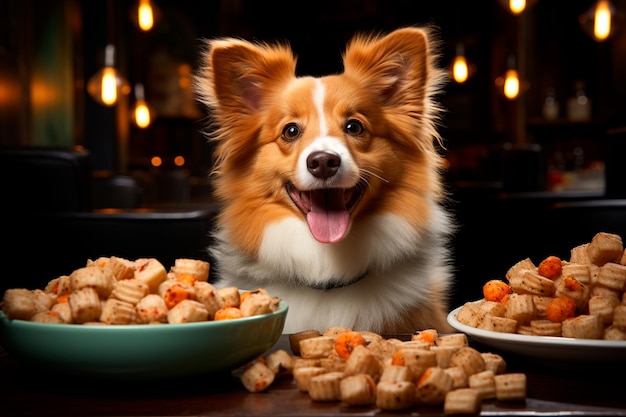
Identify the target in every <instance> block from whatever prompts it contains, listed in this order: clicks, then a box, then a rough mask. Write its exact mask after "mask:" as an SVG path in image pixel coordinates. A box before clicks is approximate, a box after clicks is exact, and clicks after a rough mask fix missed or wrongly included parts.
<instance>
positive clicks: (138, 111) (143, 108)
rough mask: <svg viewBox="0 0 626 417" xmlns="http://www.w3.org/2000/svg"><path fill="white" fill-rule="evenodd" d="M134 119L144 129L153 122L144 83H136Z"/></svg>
mask: <svg viewBox="0 0 626 417" xmlns="http://www.w3.org/2000/svg"><path fill="white" fill-rule="evenodd" d="M133 119H134V121H135V124H136V125H137V126H138V127H140V128H142V129H145V128H146V127H148V126H150V123H151V122H152V115H151V114H150V108H149V107H148V103H146V100H145V93H144V90H143V84H140V83H138V84H135V108H134V110H133Z"/></svg>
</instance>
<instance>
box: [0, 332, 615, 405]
mask: <svg viewBox="0 0 626 417" xmlns="http://www.w3.org/2000/svg"><path fill="white" fill-rule="evenodd" d="M471 345H472V346H473V347H475V348H477V349H479V350H480V351H481V352H495V353H501V354H502V355H503V357H504V358H505V360H506V362H507V367H508V369H507V370H508V372H524V373H525V374H526V376H527V399H526V401H524V402H510V403H506V402H501V401H496V400H487V401H484V402H483V406H482V412H481V415H484V416H492V415H512V416H557V415H558V416H585V415H589V416H626V389H625V387H626V364H610V365H606V364H602V365H598V366H593V367H589V366H587V367H584V368H580V367H579V366H577V364H575V363H570V364H564V363H563V364H562V363H554V362H553V361H552V362H550V363H545V362H544V363H542V361H539V360H536V359H535V360H528V359H525V358H521V357H516V356H514V355H509V354H507V353H505V352H498V351H496V350H494V349H491V348H486V347H483V346H481V345H480V344H478V343H476V342H474V341H471ZM0 349H1V347H0ZM273 349H286V350H287V351H289V341H288V336H287V335H282V336H281V338H280V339H279V341H278V342H277V343H276V345H275V346H274V348H273ZM190 415H196V416H256V417H260V416H340V415H344V416H345V415H351V416H387V415H388V416H402V415H411V416H443V415H444V413H443V407H442V406H440V407H424V406H419V407H414V408H411V409H409V410H406V411H405V412H385V411H382V410H380V409H376V408H375V407H368V408H356V407H347V406H346V405H344V404H341V403H340V402H328V403H324V402H314V401H312V400H311V399H310V398H309V396H308V395H307V394H305V393H302V392H299V391H298V390H297V388H296V386H295V382H294V381H293V379H292V378H290V377H288V378H283V379H279V380H277V381H275V382H274V384H273V385H272V386H271V387H270V388H269V389H268V390H267V391H265V392H262V393H250V392H248V391H246V390H245V388H243V386H242V385H241V382H240V381H239V379H238V377H237V374H236V373H226V374H221V375H208V376H203V377H196V378H190V379H186V380H169V381H158V380H152V381H144V382H136V381H135V382H128V383H124V382H122V381H102V380H81V379H79V378H75V377H74V378H72V377H68V376H61V375H55V374H50V373H45V372H41V371H38V370H33V369H32V368H30V367H28V366H27V365H26V364H23V363H20V362H19V361H18V360H16V359H15V358H13V357H12V356H11V355H10V354H9V353H7V352H6V351H4V350H0V416H16V417H17V416H38V417H44V416H65V417H69V416H190Z"/></svg>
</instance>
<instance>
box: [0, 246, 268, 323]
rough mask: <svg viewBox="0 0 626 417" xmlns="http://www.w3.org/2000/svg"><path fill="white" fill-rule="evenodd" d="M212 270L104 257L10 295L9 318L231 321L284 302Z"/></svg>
mask: <svg viewBox="0 0 626 417" xmlns="http://www.w3.org/2000/svg"><path fill="white" fill-rule="evenodd" d="M209 269H210V265H209V263H208V262H204V261H200V260H195V259H176V260H175V262H174V266H172V267H171V268H170V270H169V271H167V270H166V268H165V267H164V266H163V265H162V264H161V263H160V262H159V261H158V260H157V259H154V258H145V259H144V258H142V259H137V260H134V261H130V260H128V259H124V258H118V257H114V256H113V257H104V258H99V259H97V260H95V261H87V265H86V266H84V267H82V268H79V269H76V270H75V271H73V272H72V273H71V274H70V275H64V276H60V277H58V278H55V279H53V280H51V281H50V282H49V283H48V285H47V286H46V288H45V289H43V290H42V289H35V290H29V289H26V288H14V289H9V290H7V291H5V293H4V296H3V299H2V303H1V307H2V311H3V312H4V314H5V315H6V316H7V317H8V318H9V319H12V320H13V319H17V320H29V321H34V322H42V323H58V324H148V323H150V324H151V323H188V322H198V321H207V320H225V319H234V318H239V317H248V316H254V315H258V314H265V313H269V312H272V311H276V310H277V309H278V304H279V302H280V299H279V298H277V297H273V296H271V295H270V294H268V293H267V291H265V290H263V289H257V290H255V291H244V292H240V291H239V289H238V288H236V287H226V288H216V287H214V286H213V285H212V284H210V283H209V282H208V278H209Z"/></svg>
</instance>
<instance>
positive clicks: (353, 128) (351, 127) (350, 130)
mask: <svg viewBox="0 0 626 417" xmlns="http://www.w3.org/2000/svg"><path fill="white" fill-rule="evenodd" d="M364 131H365V128H364V127H363V124H362V123H361V122H360V121H358V120H355V119H351V120H348V123H346V127H345V132H346V133H347V134H348V135H350V136H360V135H361V134H363V132H364Z"/></svg>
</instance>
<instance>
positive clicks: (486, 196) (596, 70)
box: [0, 0, 626, 280]
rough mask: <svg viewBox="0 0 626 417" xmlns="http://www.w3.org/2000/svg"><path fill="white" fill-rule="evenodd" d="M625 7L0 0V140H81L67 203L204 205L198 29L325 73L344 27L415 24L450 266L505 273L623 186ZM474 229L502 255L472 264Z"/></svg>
mask: <svg viewBox="0 0 626 417" xmlns="http://www.w3.org/2000/svg"><path fill="white" fill-rule="evenodd" d="M625 13H626V0H610V1H609V0H568V1H561V0H526V1H522V0H510V1H509V0H484V1H483V0H481V1H465V0H437V1H418V0H384V1H382V0H317V1H303V2H294V1H263V2H261V1H257V0H207V1H184V0H84V1H80V0H45V1H44V0H0V146H1V147H0V150H1V149H2V148H7V149H8V148H14V147H30V148H33V147H34V148H50V147H53V148H58V147H60V148H73V149H78V150H81V151H85V152H87V153H88V154H89V158H90V167H89V173H90V174H89V175H90V178H89V180H90V181H91V183H90V185H89V187H90V190H89V193H90V196H89V202H88V204H87V205H86V207H82V209H85V208H86V209H88V210H94V209H109V208H126V209H137V208H146V207H150V208H155V207H159V208H164V207H176V208H184V207H186V208H187V209H189V208H190V207H198V206H201V207H205V205H207V204H211V203H212V201H211V196H210V192H211V184H210V183H209V182H208V180H207V173H208V172H209V170H210V168H211V148H210V146H209V144H208V143H207V141H206V138H205V137H204V136H203V135H202V133H201V131H202V130H203V129H204V128H206V122H207V115H206V114H205V112H204V109H202V108H200V106H199V105H198V103H196V101H195V98H194V94H193V91H192V86H191V82H190V81H191V75H192V74H193V72H194V71H195V70H196V68H197V65H198V59H199V53H200V52H201V50H202V45H203V44H202V39H205V38H213V37H218V36H235V37H242V38H246V39H249V40H257V41H288V42H289V43H290V44H291V45H292V47H293V49H294V51H295V52H296V54H297V55H298V72H299V73H300V74H303V75H305V74H306V75H323V74H327V73H333V72H340V71H341V70H342V67H341V53H342V51H343V48H344V47H345V43H346V42H347V41H348V40H349V39H350V38H351V37H352V36H353V35H354V34H355V33H356V32H372V31H374V32H378V31H382V32H387V31H390V30H393V29H395V28H398V27H401V26H407V25H430V26H432V27H434V28H435V30H436V34H437V37H438V39H439V41H440V45H439V51H440V59H439V65H440V66H442V67H444V68H446V69H448V70H449V72H450V76H451V79H450V82H449V83H448V84H447V85H446V86H445V88H444V90H443V92H442V94H441V96H440V97H439V99H440V101H441V102H442V103H443V107H444V108H445V110H446V112H445V114H444V115H443V117H442V121H441V129H440V130H441V133H442V136H443V139H444V145H445V149H442V153H443V154H444V156H445V157H446V160H447V164H448V171H447V172H446V180H447V182H448V184H449V187H450V190H451V192H452V196H453V199H452V201H453V204H452V207H451V209H452V210H453V211H454V212H455V214H456V215H457V218H458V220H459V223H460V224H461V225H462V227H461V229H460V232H459V233H458V235H457V237H456V239H457V240H456V242H455V250H456V261H455V262H456V263H457V266H458V267H459V268H460V269H461V270H462V271H463V273H464V274H466V275H472V274H475V273H479V272H480V273H481V274H484V275H488V274H492V273H493V274H502V273H503V268H504V267H505V266H506V265H511V264H512V263H513V262H516V261H517V260H519V258H520V257H521V256H522V255H524V256H525V254H533V253H535V254H537V255H536V256H543V254H545V255H547V254H548V253H546V251H547V250H548V249H546V247H545V246H542V245H541V243H542V242H549V243H552V244H554V241H553V240H551V239H549V238H550V237H551V235H550V234H548V235H546V234H544V232H545V230H546V229H545V228H544V229H541V228H540V227H543V226H545V223H540V222H539V221H538V219H539V218H540V216H539V214H543V213H544V210H545V209H546V208H548V207H553V206H554V204H561V203H572V202H579V201H584V202H588V201H598V200H600V201H604V200H606V199H608V198H611V199H615V198H618V199H619V198H622V197H626V186H625V185H624V184H623V183H624V179H626V168H624V166H625V164H624V162H623V161H622V155H624V151H625V150H626V145H625V144H624V143H626V138H625V130H624V129H626V105H625V104H624V103H626V77H625V76H624V75H626V19H625ZM455 64H456V65H455ZM107 85H108V86H109V87H107ZM111 86H112V87H111ZM14 174H15V172H11V171H7V170H5V171H3V173H2V176H3V177H5V179H4V181H5V182H7V179H6V178H9V177H10V178H12V180H11V181H13V179H14V178H15V175H14ZM19 175H21V176H24V177H27V176H29V175H31V174H29V171H23V172H20V173H19ZM33 175H34V174H33ZM5 188H6V184H5ZM18 188H19V187H17V186H14V188H13V190H14V192H15V189H18ZM22 188H23V187H22ZM30 194H35V195H36V194H37V192H35V191H31V192H30ZM24 198H25V197H24ZM17 200H20V199H15V198H14V199H12V201H13V202H15V201H17ZM29 201H30V200H29ZM486 203H488V204H486ZM31 204H33V203H31ZM34 204H36V205H41V206H39V207H42V206H44V205H45V202H43V201H37V202H35V203H34ZM5 207H6V204H5ZM42 210H43V211H45V210H44V209H42ZM541 218H543V217H541ZM559 218H562V219H566V218H567V217H562V216H561V215H559ZM551 221H552V220H551ZM568 221H570V220H568ZM576 221H577V220H576ZM503 224H506V227H503ZM540 225H541V226H540ZM551 225H552V224H551ZM531 226H532V227H531ZM590 227H597V226H596V225H590ZM562 229H563V230H565V229H566V227H565V226H563V228H562ZM554 233H556V232H554ZM559 233H563V232H562V231H561V232H559ZM586 233H590V232H586ZM585 236H588V234H587V235H585ZM591 237H592V236H588V238H589V239H588V240H590V239H591ZM535 238H537V239H536V240H535ZM476 239H481V242H485V241H487V242H489V243H490V244H489V245H488V246H486V247H485V250H486V251H488V253H490V254H495V256H497V257H499V258H498V260H499V261H500V262H499V264H497V265H496V264H492V265H490V266H491V269H489V268H487V269H485V265H484V264H481V265H479V264H478V262H477V261H476V257H477V256H480V247H477V246H476V244H475V242H476ZM546 239H547V240H546ZM574 242H576V241H574V240H571V239H569V240H568V239H563V240H562V241H561V242H560V243H561V246H560V247H559V250H563V252H562V253H564V254H565V253H566V252H565V250H566V249H568V247H571V245H573V244H574ZM529 248H532V249H533V250H529ZM555 250H556V248H555ZM81 256H82V253H81ZM90 256H92V255H90ZM538 260H539V259H538ZM484 275H483V276H484ZM483 276H481V277H480V279H481V280H482V279H483Z"/></svg>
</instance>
